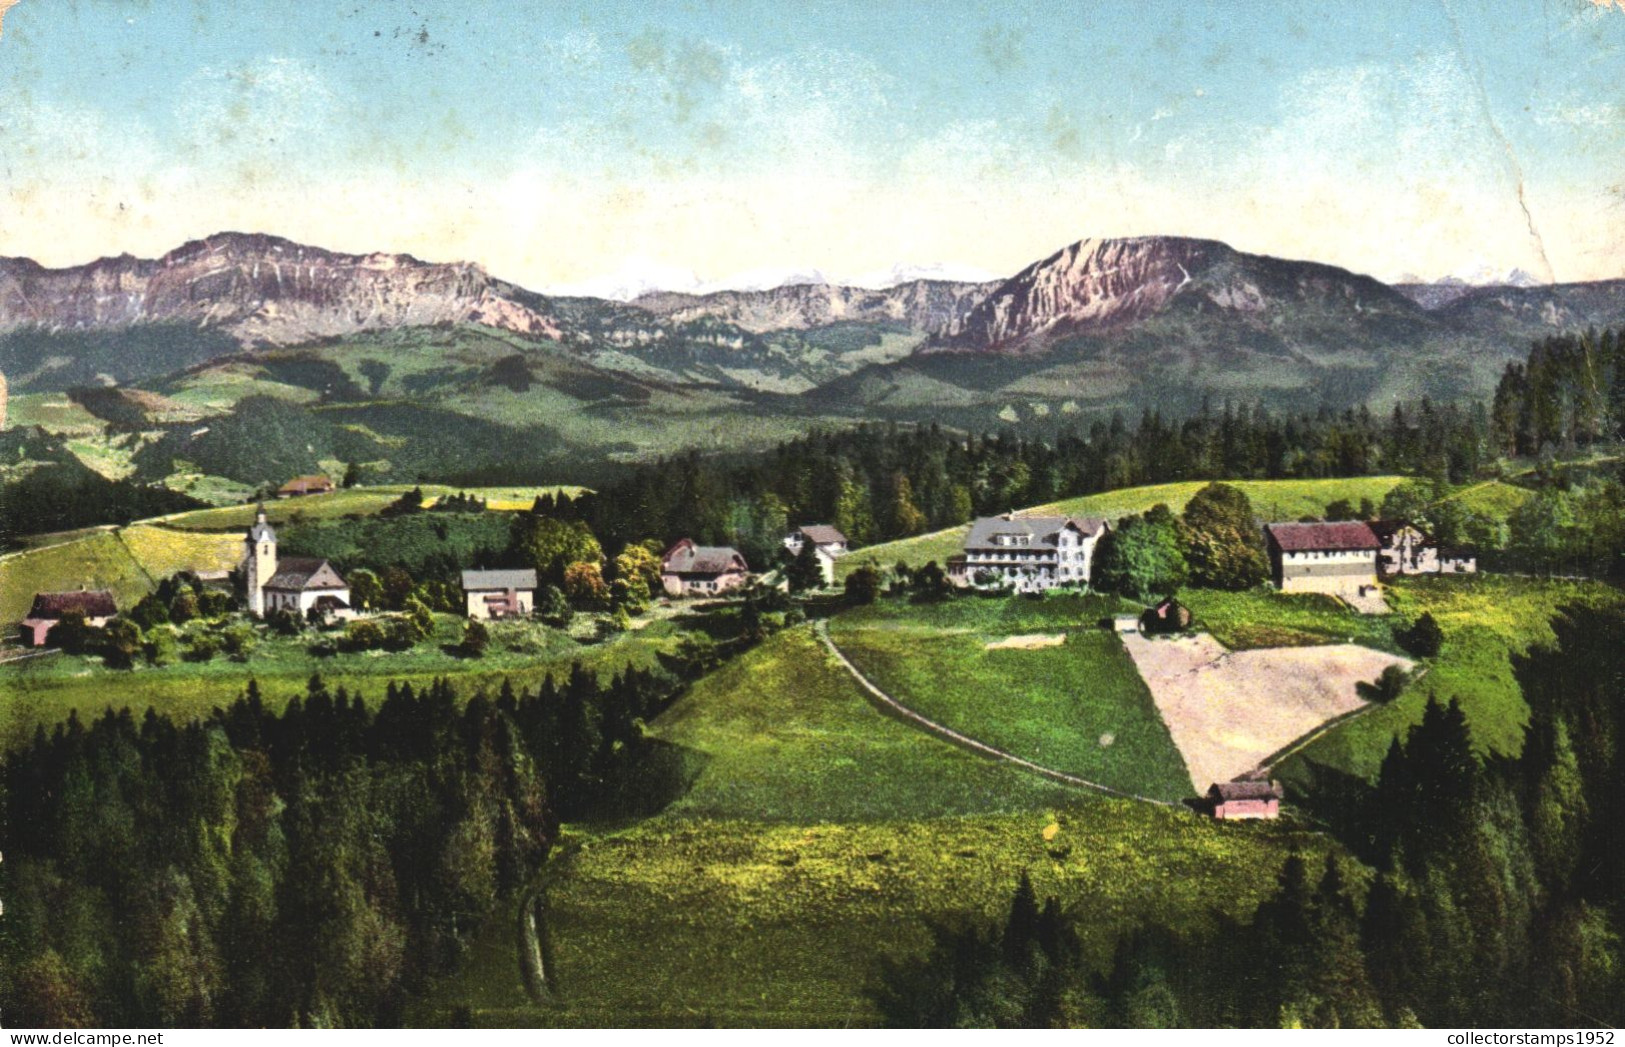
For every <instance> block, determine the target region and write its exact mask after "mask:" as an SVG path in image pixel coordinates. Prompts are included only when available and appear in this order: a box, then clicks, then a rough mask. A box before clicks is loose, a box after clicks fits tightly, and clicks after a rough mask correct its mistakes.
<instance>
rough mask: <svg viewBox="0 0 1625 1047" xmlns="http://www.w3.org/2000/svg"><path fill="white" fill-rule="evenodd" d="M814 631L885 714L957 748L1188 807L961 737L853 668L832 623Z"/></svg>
mask: <svg viewBox="0 0 1625 1047" xmlns="http://www.w3.org/2000/svg"><path fill="white" fill-rule="evenodd" d="M813 632H814V633H816V634H817V636H818V639H819V641H820V642H821V643H822V644H823V645H824V646H825V647H826V648H827V649H828V650H829V653H830V654H832V655H834V657H835V660H836V661H837V662H840V663H841V665H842V666H843V667H845V669H846V671H847V672H849V673H851V674H852V678H853V679H854V680H856V681H858V685H859V686H860V687H862V688H863V689H864V691H865V692H866V693H868V695H869V697H870V698H872V699H874V700H875V701H876V702H878V703H879V704H880V706H881V707H882V708H883V709H884V710H885V711H887V712H890V713H892V714H893V715H896V716H899V717H902V718H903V719H904V720H907V721H908V722H910V723H912V724H914V725H915V726H917V727H922V728H924V729H925V730H926V731H928V732H930V733H931V734H934V735H936V736H937V737H938V738H941V739H942V740H943V741H946V742H951V743H953V744H954V745H957V746H959V747H961V748H963V749H969V750H970V751H972V752H974V753H979V754H980V755H982V756H987V757H990V758H992V759H995V760H1001V761H1003V762H1005V763H1010V764H1014V765H1016V766H1017V767H1020V768H1021V769H1023V770H1026V771H1031V772H1033V773H1034V774H1040V775H1043V776H1044V777H1045V778H1049V779H1051V780H1053V781H1057V782H1062V783H1064V784H1066V785H1075V786H1077V787H1078V788H1080V789H1089V790H1092V791H1094V792H1097V793H1102V794H1104V795H1106V796H1116V797H1118V798H1120V799H1124V800H1138V801H1140V802H1141V803H1152V804H1156V805H1157V806H1158V807H1174V808H1178V809H1180V810H1183V809H1184V808H1185V805H1184V804H1183V803H1179V802H1176V801H1174V800H1158V799H1154V798H1152V797H1150V796H1141V795H1140V794H1138V793H1131V792H1124V791H1123V790H1121V789H1114V788H1112V787H1111V786H1109V785H1102V784H1101V783H1100V782H1092V781H1090V780H1089V779H1087V778H1079V777H1078V776H1077V775H1075V774H1067V773H1066V772H1065V771H1057V770H1055V769H1054V768H1053V767H1044V766H1042V765H1040V764H1036V763H1033V762H1032V761H1031V760H1027V759H1023V758H1022V757H1020V756H1017V755H1015V754H1014V753H1009V752H1005V751H1004V750H1003V749H998V748H995V747H993V746H991V745H988V744H987V743H986V742H981V741H977V740H976V739H975V738H972V737H970V736H969V735H964V734H960V733H959V732H958V731H956V730H954V729H953V728H951V727H946V726H944V725H942V724H940V723H937V722H936V721H935V720H932V719H930V718H928V717H925V716H922V715H920V714H919V713H917V712H915V711H914V710H913V709H910V708H909V707H908V706H906V705H904V704H903V703H902V702H899V701H898V700H897V699H896V698H893V697H892V696H891V695H889V694H887V693H886V692H885V691H883V690H881V689H880V688H879V687H878V686H876V684H875V682H874V681H873V680H871V679H869V678H868V677H867V676H865V675H864V674H863V670H861V669H859V668H858V667H857V666H856V665H853V664H852V660H851V659H850V658H848V657H847V656H846V654H845V653H844V652H842V650H841V649H840V648H839V647H838V646H836V644H835V641H834V640H832V639H831V638H830V635H829V623H828V622H827V621H826V620H824V619H819V620H818V621H816V622H814V623H813Z"/></svg>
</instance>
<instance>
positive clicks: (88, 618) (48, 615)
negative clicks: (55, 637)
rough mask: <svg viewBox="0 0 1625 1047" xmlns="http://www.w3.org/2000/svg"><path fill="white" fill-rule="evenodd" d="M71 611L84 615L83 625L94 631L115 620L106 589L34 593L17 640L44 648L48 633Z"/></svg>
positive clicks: (116, 609) (115, 611)
mask: <svg viewBox="0 0 1625 1047" xmlns="http://www.w3.org/2000/svg"><path fill="white" fill-rule="evenodd" d="M70 611H78V612H79V613H80V614H82V615H84V618H85V624H86V625H93V626H96V627H97V628H100V627H101V626H104V625H106V624H107V623H108V622H110V621H112V620H113V619H114V618H116V617H118V605H117V604H116V603H115V602H114V601H113V594H112V593H111V592H108V591H107V590H106V589H79V590H75V591H72V592H65V593H35V594H34V604H33V606H32V607H30V608H29V609H28V617H27V618H24V619H23V623H22V635H21V637H20V639H21V640H22V642H23V643H24V644H25V645H27V646H29V647H44V646H45V644H46V643H47V641H48V639H49V637H50V634H51V630H52V629H53V628H55V627H56V623H57V622H60V621H61V620H62V616H63V615H64V614H67V613H68V612H70Z"/></svg>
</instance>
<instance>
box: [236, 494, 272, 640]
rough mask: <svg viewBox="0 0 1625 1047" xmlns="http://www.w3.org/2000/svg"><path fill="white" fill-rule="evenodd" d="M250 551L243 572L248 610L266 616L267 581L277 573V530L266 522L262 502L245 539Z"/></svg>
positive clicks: (245, 559)
mask: <svg viewBox="0 0 1625 1047" xmlns="http://www.w3.org/2000/svg"><path fill="white" fill-rule="evenodd" d="M244 542H245V543H247V545H248V551H247V553H246V555H244V557H243V574H244V576H245V579H246V581H247V583H248V610H249V613H250V614H253V615H256V616H259V617H264V616H265V583H266V582H269V581H270V580H271V576H272V575H274V574H276V532H275V531H274V530H272V529H271V525H270V524H269V523H266V522H265V506H264V504H263V503H262V504H261V505H260V507H259V510H258V511H257V512H256V513H255V514H254V526H253V527H250V528H249V529H248V537H247V538H245V539H244Z"/></svg>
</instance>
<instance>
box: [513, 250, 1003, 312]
mask: <svg viewBox="0 0 1625 1047" xmlns="http://www.w3.org/2000/svg"><path fill="white" fill-rule="evenodd" d="M996 278H997V276H996V274H993V273H990V272H988V271H987V270H985V269H979V268H977V267H976V266H971V265H958V264H955V263H951V262H932V263H927V264H924V265H905V264H899V265H894V266H892V267H891V268H890V269H883V270H877V271H873V272H868V273H862V274H860V275H857V276H852V277H832V276H830V275H828V274H826V273H825V272H824V271H823V270H821V269H817V268H794V269H789V268H776V267H763V268H759V269H747V270H744V271H742V272H737V273H734V274H733V275H731V276H727V277H724V278H723V279H720V280H703V279H701V278H700V276H699V275H698V274H696V273H695V272H694V271H693V270H691V269H684V268H682V267H680V266H673V265H666V264H664V263H661V262H654V261H650V260H647V259H630V260H628V261H627V262H626V263H624V264H623V265H622V266H621V267H620V268H619V269H617V270H616V271H615V272H613V273H608V274H606V275H604V276H599V277H594V278H592V279H590V280H581V281H577V282H574V283H567V284H553V285H550V286H548V287H546V288H545V289H544V293H546V294H550V295H554V296H558V297H577V298H604V299H608V300H610V301H616V302H630V301H633V300H635V299H637V298H640V297H642V296H643V295H647V294H654V293H657V292H661V291H666V292H675V293H678V294H692V295H708V294H715V293H717V292H720V291H774V290H778V289H779V288H781V287H807V286H811V287H823V286H829V285H834V286H840V287H861V288H864V289H866V290H875V291H880V290H885V289H886V288H889V287H896V286H898V285H899V284H906V283H913V282H914V281H916V280H942V281H951V282H955V283H985V282H987V281H989V280H993V279H996Z"/></svg>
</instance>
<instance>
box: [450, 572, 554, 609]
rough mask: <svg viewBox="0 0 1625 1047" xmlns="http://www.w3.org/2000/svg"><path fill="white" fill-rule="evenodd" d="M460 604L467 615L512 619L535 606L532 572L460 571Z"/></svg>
mask: <svg viewBox="0 0 1625 1047" xmlns="http://www.w3.org/2000/svg"><path fill="white" fill-rule="evenodd" d="M463 603H464V606H465V608H466V610H467V614H468V616H469V617H470V618H516V617H523V616H524V615H527V614H529V613H530V612H531V611H532V610H534V609H535V607H536V572H535V571H531V570H520V571H464V572H463Z"/></svg>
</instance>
